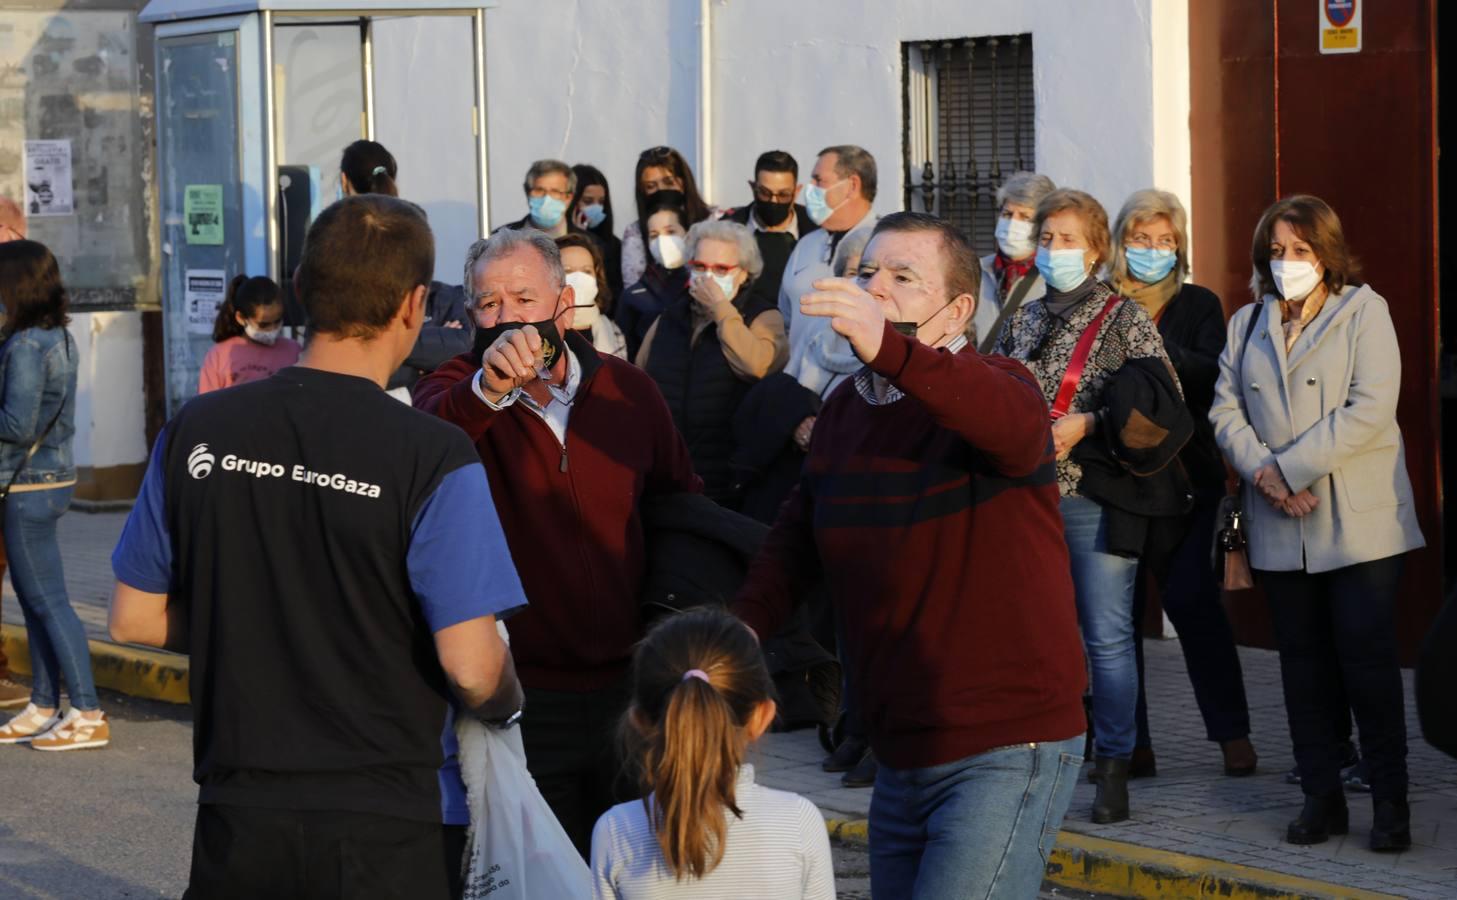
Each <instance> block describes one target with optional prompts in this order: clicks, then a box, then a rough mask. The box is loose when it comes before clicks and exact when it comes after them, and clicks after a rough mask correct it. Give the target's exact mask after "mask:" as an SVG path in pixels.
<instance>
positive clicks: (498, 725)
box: [481, 709, 526, 731]
mask: <svg viewBox="0 0 1457 900" xmlns="http://www.w3.org/2000/svg"><path fill="white" fill-rule="evenodd" d="M525 711H526V710H525V709H518V710H516V711H515V712H513V713H512V714H511V715H509V716H507V717H506V718H504V719H482V720H481V721H482V722H484V723H485V724H486V726H487V727H489V728H494V729H496V730H497V731H507V730H509V729H511V728H515V727H516V726H517V725H518V724H519V723H520V722H521V715H522V713H524V712H525Z"/></svg>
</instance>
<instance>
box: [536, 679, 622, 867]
mask: <svg viewBox="0 0 1457 900" xmlns="http://www.w3.org/2000/svg"><path fill="white" fill-rule="evenodd" d="M627 697H628V686H627V684H626V682H623V683H621V684H616V685H613V686H611V687H608V688H603V689H601V690H596V691H582V692H574V691H543V690H536V689H533V688H526V706H525V715H524V716H522V718H521V742H522V744H523V745H524V746H525V748H526V768H527V770H528V771H530V772H531V777H532V778H534V779H536V786H537V788H539V789H540V790H541V796H542V797H543V798H544V799H545V800H546V802H547V805H548V806H550V807H551V811H552V812H554V813H556V817H557V821H558V822H561V824H562V828H564V829H566V832H567V835H568V836H569V837H570V838H571V839H572V844H573V845H574V846H576V848H577V851H578V852H579V853H581V854H582V858H583V859H588V858H589V855H590V853H591V850H592V829H593V827H594V826H596V824H597V819H598V818H599V817H600V816H601V815H602V814H603V813H605V812H606V811H607V810H608V809H610V808H611V807H612V806H613V805H614V804H617V803H622V802H624V801H626V800H631V799H633V798H635V797H638V796H641V795H640V794H639V793H638V791H637V784H636V779H635V777H634V776H633V775H632V774H631V773H628V772H626V771H625V770H624V767H623V764H622V757H621V753H620V752H619V747H620V745H619V741H618V725H619V723H620V722H621V721H622V715H623V713H624V712H626V711H627Z"/></svg>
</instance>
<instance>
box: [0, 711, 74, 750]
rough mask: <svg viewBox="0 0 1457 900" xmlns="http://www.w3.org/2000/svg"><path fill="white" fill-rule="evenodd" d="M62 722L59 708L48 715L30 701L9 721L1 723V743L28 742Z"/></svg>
mask: <svg viewBox="0 0 1457 900" xmlns="http://www.w3.org/2000/svg"><path fill="white" fill-rule="evenodd" d="M60 722H61V714H60V711H59V710H58V711H56V712H54V713H51V715H50V716H49V717H47V716H43V715H41V714H40V710H38V709H37V708H36V705H35V704H34V703H28V704H26V707H25V709H22V710H21V711H20V712H19V713H18V714H17V715H16V716H15V717H14V718H12V719H11V720H10V721H9V722H6V723H5V724H4V725H0V744H28V743H30V742H31V741H33V740H35V739H36V738H37V737H40V736H41V735H43V734H45V733H46V732H48V731H50V730H51V729H52V728H54V727H56V726H57V725H59V724H60Z"/></svg>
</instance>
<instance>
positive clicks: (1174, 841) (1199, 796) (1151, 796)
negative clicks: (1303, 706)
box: [3, 512, 1457, 900]
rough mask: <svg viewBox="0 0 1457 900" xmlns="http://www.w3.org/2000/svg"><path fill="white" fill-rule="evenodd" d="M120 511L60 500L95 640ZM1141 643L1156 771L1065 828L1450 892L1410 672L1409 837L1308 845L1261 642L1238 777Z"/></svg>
mask: <svg viewBox="0 0 1457 900" xmlns="http://www.w3.org/2000/svg"><path fill="white" fill-rule="evenodd" d="M125 518H126V517H125V514H124V513H98V514H94V515H92V514H85V513H78V512H73V513H70V514H68V515H66V516H65V517H63V518H62V519H61V522H60V538H61V547H62V552H63V555H64V558H65V561H66V584H67V587H68V588H69V589H70V594H71V600H72V603H73V604H74V605H75V607H76V609H77V612H78V613H79V615H80V616H81V620H82V622H84V623H85V624H86V627H87V631H88V633H89V634H90V636H91V637H93V638H97V639H101V640H105V639H106V603H107V599H108V598H109V597H110V594H111V587H112V578H111V564H110V556H111V550H112V548H113V547H114V546H115V544H116V540H117V537H118V536H119V535H120V534H121V529H122V525H123V523H124V522H125ZM4 598H5V600H4V604H3V616H4V621H5V622H6V623H7V626H10V627H15V626H18V624H19V623H20V621H21V619H20V610H19V608H18V606H17V605H16V603H15V599H14V592H13V590H12V589H11V586H10V583H9V579H8V578H7V579H6V582H5V585H4ZM12 623H14V624H13V625H12ZM1146 652H1147V662H1148V677H1149V685H1148V693H1149V707H1150V708H1149V716H1150V718H1151V720H1152V727H1153V732H1154V744H1155V750H1156V752H1157V754H1158V767H1159V775H1158V777H1157V778H1153V779H1145V780H1139V781H1135V782H1133V785H1132V800H1133V814H1134V815H1133V819H1132V820H1131V821H1129V822H1123V823H1120V824H1118V825H1093V824H1092V823H1091V822H1089V821H1088V817H1089V812H1090V808H1091V806H1092V799H1093V788H1092V786H1091V785H1089V784H1087V783H1086V782H1080V784H1079V786H1078V791H1077V794H1076V796H1075V798H1074V800H1073V805H1072V809H1071V811H1070V812H1069V813H1068V817H1067V821H1066V823H1065V827H1066V828H1068V829H1070V830H1074V831H1077V832H1080V833H1083V834H1088V835H1093V836H1095V837H1100V838H1106V839H1109V840H1116V841H1125V842H1129V843H1134V844H1139V845H1141V846H1144V847H1150V848H1154V849H1159V850H1171V851H1176V852H1180V853H1185V854H1189V855H1193V856H1201V857H1207V858H1212V859H1219V860H1223V861H1225V862H1230V863H1235V864H1240V865H1248V866H1254V867H1258V868H1264V869H1272V870H1275V871H1279V872H1283V873H1286V874H1290V875H1297V876H1302V877H1306V878H1315V879H1319V880H1322V881H1328V882H1332V883H1335V884H1341V885H1347V886H1350V887H1353V888H1362V889H1365V890H1372V891H1380V892H1385V893H1391V894H1397V895H1402V896H1409V897H1414V898H1434V900H1435V898H1452V897H1457V762H1453V761H1452V760H1450V759H1447V758H1446V757H1444V756H1442V755H1441V754H1439V753H1437V752H1436V751H1435V750H1432V749H1431V748H1430V747H1428V746H1427V745H1426V743H1425V742H1423V741H1422V740H1421V738H1420V730H1419V728H1418V726H1417V722H1416V714H1415V710H1414V709H1413V708H1412V706H1411V697H1412V694H1411V683H1410V673H1408V677H1407V701H1408V709H1407V718H1408V729H1409V731H1410V735H1411V739H1410V743H1411V756H1410V766H1411V780H1412V787H1411V803H1412V836H1413V838H1414V840H1415V842H1416V846H1415V847H1414V848H1413V849H1412V850H1411V851H1410V852H1408V853H1402V854H1396V855H1386V854H1375V853H1371V852H1370V851H1369V850H1367V849H1366V837H1367V832H1368V831H1369V829H1370V824H1371V804H1370V799H1369V797H1368V796H1367V795H1363V794H1351V795H1350V798H1349V799H1350V803H1351V834H1350V835H1349V836H1347V837H1345V838H1335V839H1332V840H1331V841H1330V842H1329V843H1327V844H1322V845H1318V846H1315V847H1304V848H1302V847H1294V846H1291V845H1289V844H1286V843H1285V842H1284V840H1283V835H1284V830H1285V823H1286V822H1287V821H1289V819H1290V818H1291V817H1293V816H1294V814H1295V813H1296V811H1297V810H1298V808H1299V805H1300V792H1299V788H1296V787H1292V786H1290V785H1287V784H1285V783H1284V773H1285V771H1286V770H1287V769H1288V768H1289V767H1290V765H1291V756H1290V739H1289V732H1288V730H1287V728H1286V725H1285V710H1284V704H1283V701H1282V699H1281V692H1280V671H1279V662H1278V660H1277V658H1276V656H1275V654H1274V653H1272V652H1269V651H1264V650H1252V649H1247V648H1246V649H1242V650H1241V652H1240V656H1241V659H1242V660H1243V663H1244V672H1245V685H1246V688H1247V690H1248V692H1249V695H1250V704H1251V709H1250V715H1251V719H1252V721H1253V726H1254V734H1253V735H1252V738H1253V740H1254V742H1255V747H1256V749H1257V750H1258V751H1259V753H1260V770H1259V772H1258V773H1257V774H1256V775H1254V776H1253V777H1250V778H1226V777H1224V776H1223V775H1222V773H1221V760H1220V754H1219V749H1218V747H1216V746H1215V745H1213V744H1210V743H1208V742H1207V741H1205V740H1204V728H1203V723H1202V721H1201V720H1200V717H1199V711H1198V708H1197V707H1196V706H1195V704H1194V698H1193V692H1192V691H1191V689H1190V687H1189V681H1188V678H1187V675H1186V672H1185V669H1184V660H1183V655H1182V654H1181V653H1180V651H1179V645H1178V642H1177V641H1159V640H1151V641H1148V642H1147V644H1146ZM755 756H756V759H755V762H756V763H757V765H758V768H759V772H760V780H761V781H762V782H763V783H765V784H768V785H771V786H773V787H779V788H783V789H786V790H794V791H798V792H799V793H802V794H805V795H806V796H808V797H809V798H810V799H812V800H813V801H814V802H815V803H816V804H818V805H819V807H820V809H821V810H823V811H824V813H825V815H826V816H827V817H830V818H846V819H859V818H864V817H865V816H866V814H867V813H868V811H869V807H870V791H869V790H850V789H846V788H842V787H840V784H839V780H838V777H837V776H831V775H827V774H825V773H824V772H822V771H820V768H819V762H820V759H821V757H822V756H823V752H822V751H821V750H820V748H819V744H818V742H817V740H816V738H815V736H814V734H813V732H810V731H800V732H795V733H792V734H779V735H769V736H768V737H767V738H766V739H765V740H764V741H762V742H761V743H760V745H759V746H758V748H757V749H756V751H755Z"/></svg>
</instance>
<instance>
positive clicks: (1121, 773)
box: [1093, 756, 1128, 825]
mask: <svg viewBox="0 0 1457 900" xmlns="http://www.w3.org/2000/svg"><path fill="white" fill-rule="evenodd" d="M1093 774H1094V775H1095V776H1096V777H1097V785H1098V795H1097V796H1096V797H1095V798H1094V799H1093V821H1094V822H1095V823H1096V824H1098V825H1108V824H1110V823H1112V822H1122V821H1123V820H1124V819H1127V818H1128V760H1126V759H1113V758H1112V757H1109V756H1099V757H1097V758H1096V759H1095V760H1094V761H1093Z"/></svg>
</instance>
